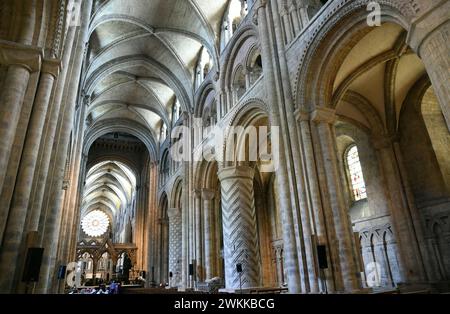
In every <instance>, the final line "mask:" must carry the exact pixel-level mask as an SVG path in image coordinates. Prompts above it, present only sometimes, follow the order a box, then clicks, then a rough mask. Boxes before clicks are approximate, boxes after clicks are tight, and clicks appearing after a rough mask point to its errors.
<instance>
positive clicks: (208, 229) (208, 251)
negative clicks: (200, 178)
mask: <svg viewBox="0 0 450 314" xmlns="http://www.w3.org/2000/svg"><path fill="white" fill-rule="evenodd" d="M214 196H215V192H214V190H209V189H203V190H202V199H203V228H204V229H203V230H204V236H203V238H204V240H205V242H204V243H205V254H204V255H205V279H211V278H213V277H214V228H213V226H212V223H213V216H214V202H213V200H214Z"/></svg>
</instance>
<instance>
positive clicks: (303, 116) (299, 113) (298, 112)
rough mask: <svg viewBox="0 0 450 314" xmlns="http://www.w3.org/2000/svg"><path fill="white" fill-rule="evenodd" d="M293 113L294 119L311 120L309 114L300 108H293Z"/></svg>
mask: <svg viewBox="0 0 450 314" xmlns="http://www.w3.org/2000/svg"><path fill="white" fill-rule="evenodd" d="M294 115H295V119H296V120H297V121H299V122H302V121H309V120H311V114H310V113H309V112H307V111H305V110H302V109H297V110H295V112H294Z"/></svg>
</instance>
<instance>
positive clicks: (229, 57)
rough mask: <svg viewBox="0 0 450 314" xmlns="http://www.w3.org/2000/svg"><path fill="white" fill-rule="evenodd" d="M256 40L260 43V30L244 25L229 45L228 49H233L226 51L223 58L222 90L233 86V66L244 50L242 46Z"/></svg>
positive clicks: (221, 72)
mask: <svg viewBox="0 0 450 314" xmlns="http://www.w3.org/2000/svg"><path fill="white" fill-rule="evenodd" d="M249 38H254V40H255V41H256V42H257V41H258V30H257V28H256V26H255V25H253V24H246V25H242V26H241V27H240V28H239V29H238V31H237V32H236V33H235V34H234V35H233V37H232V38H231V40H230V42H229V43H228V44H227V46H228V47H233V48H232V49H231V50H229V49H226V50H225V54H224V55H223V57H222V60H223V62H222V64H223V66H222V69H221V71H220V77H219V80H220V82H221V83H220V87H221V88H222V89H226V87H227V86H231V84H232V81H233V78H234V76H233V75H232V73H233V68H232V67H233V64H234V60H235V59H236V57H237V55H238V53H239V51H240V50H241V48H242V45H243V44H244V43H245V42H246V41H247V40H248V39H249Z"/></svg>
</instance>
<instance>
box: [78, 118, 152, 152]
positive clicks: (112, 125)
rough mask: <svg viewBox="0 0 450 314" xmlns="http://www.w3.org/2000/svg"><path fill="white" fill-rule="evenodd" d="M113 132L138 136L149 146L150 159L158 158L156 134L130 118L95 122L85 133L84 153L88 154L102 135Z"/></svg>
mask: <svg viewBox="0 0 450 314" xmlns="http://www.w3.org/2000/svg"><path fill="white" fill-rule="evenodd" d="M113 132H123V133H128V134H131V135H134V136H136V137H137V138H138V139H140V140H141V141H142V143H144V145H145V146H146V147H147V150H148V153H149V155H150V160H152V161H154V160H157V156H158V154H157V151H158V149H157V147H158V146H157V143H156V142H155V136H154V134H152V132H151V131H150V130H148V129H147V128H146V127H145V126H143V125H141V124H138V123H136V122H135V121H132V120H128V119H107V120H101V121H99V122H96V123H94V125H92V126H91V128H90V129H89V130H88V132H87V133H86V135H85V139H84V143H85V144H84V147H83V154H84V155H85V156H88V153H89V149H90V147H91V146H92V144H93V143H94V142H95V141H96V140H97V139H98V138H99V137H101V136H103V135H106V134H108V133H113Z"/></svg>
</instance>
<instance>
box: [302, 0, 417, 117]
mask: <svg viewBox="0 0 450 314" xmlns="http://www.w3.org/2000/svg"><path fill="white" fill-rule="evenodd" d="M368 3H369V1H348V0H340V1H339V3H337V4H334V3H333V5H335V7H336V10H333V11H332V12H330V13H329V14H330V16H329V17H327V18H323V19H320V21H318V22H316V23H315V24H313V26H312V31H311V32H310V35H309V36H308V38H307V40H306V46H305V47H304V48H303V50H302V52H301V53H300V58H299V63H298V67H297V68H298V71H297V75H296V78H295V81H294V86H295V87H294V91H295V103H296V107H297V108H298V109H303V110H306V111H311V110H313V109H314V108H316V107H328V106H331V104H332V96H333V95H332V94H333V90H332V89H333V84H332V83H333V81H334V79H335V75H336V73H337V72H338V69H339V67H340V65H341V64H342V61H343V60H344V59H345V58H346V56H347V54H348V52H349V51H350V50H351V49H352V47H354V45H356V44H357V43H358V41H359V40H360V39H362V38H363V37H364V36H365V35H367V33H368V32H370V30H371V29H373V28H372V27H369V26H368V24H367V15H368V12H367V5H368ZM379 3H380V4H381V12H382V23H386V22H390V23H394V24H398V25H400V26H401V27H402V28H403V29H405V30H407V29H408V28H409V25H410V23H411V20H412V19H413V18H414V16H416V14H417V12H418V10H419V6H418V4H417V3H416V1H409V3H408V4H400V3H397V2H395V1H388V0H386V1H379ZM385 57H386V56H385ZM388 58H389V57H388ZM391 58H392V57H391Z"/></svg>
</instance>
